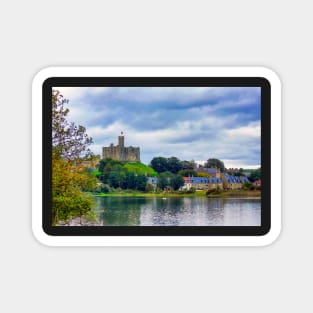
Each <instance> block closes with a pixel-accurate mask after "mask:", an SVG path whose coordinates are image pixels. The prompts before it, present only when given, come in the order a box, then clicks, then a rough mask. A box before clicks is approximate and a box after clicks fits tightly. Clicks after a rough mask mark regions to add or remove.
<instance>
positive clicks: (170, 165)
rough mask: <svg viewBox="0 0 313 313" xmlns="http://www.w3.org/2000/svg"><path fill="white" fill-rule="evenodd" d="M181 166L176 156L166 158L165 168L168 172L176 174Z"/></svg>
mask: <svg viewBox="0 0 313 313" xmlns="http://www.w3.org/2000/svg"><path fill="white" fill-rule="evenodd" d="M182 168H183V166H182V165H181V163H180V160H179V159H178V158H176V157H170V158H168V159H167V170H168V171H169V172H171V173H174V174H177V173H178V172H179V171H180V170H181V169H182Z"/></svg>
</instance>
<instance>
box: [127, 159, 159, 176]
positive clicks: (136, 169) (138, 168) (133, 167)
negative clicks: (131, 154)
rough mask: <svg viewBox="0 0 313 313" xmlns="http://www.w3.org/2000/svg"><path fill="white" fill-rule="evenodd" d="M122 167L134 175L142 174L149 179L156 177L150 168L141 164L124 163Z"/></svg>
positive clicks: (155, 173)
mask: <svg viewBox="0 0 313 313" xmlns="http://www.w3.org/2000/svg"><path fill="white" fill-rule="evenodd" d="M123 166H124V167H125V168H127V170H128V171H129V172H132V173H135V174H143V175H147V176H150V177H154V176H157V172H156V171H155V170H154V169H153V168H152V167H150V166H148V165H145V164H143V163H141V162H124V163H123Z"/></svg>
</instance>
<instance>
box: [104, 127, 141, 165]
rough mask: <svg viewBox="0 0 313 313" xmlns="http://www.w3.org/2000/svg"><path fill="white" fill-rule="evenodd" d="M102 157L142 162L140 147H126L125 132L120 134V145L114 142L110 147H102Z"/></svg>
mask: <svg viewBox="0 0 313 313" xmlns="http://www.w3.org/2000/svg"><path fill="white" fill-rule="evenodd" d="M102 157H103V158H104V159H106V158H110V159H113V160H119V161H122V162H140V148H139V147H132V146H130V147H125V142H124V134H123V132H121V135H120V136H118V145H117V146H114V145H113V143H111V145H110V146H109V147H102Z"/></svg>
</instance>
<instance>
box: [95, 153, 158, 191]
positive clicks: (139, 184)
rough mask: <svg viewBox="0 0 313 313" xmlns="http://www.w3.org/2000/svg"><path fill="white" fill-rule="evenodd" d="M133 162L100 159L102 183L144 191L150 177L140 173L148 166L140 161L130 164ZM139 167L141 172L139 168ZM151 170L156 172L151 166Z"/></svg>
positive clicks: (99, 168) (99, 167) (113, 186)
mask: <svg viewBox="0 0 313 313" xmlns="http://www.w3.org/2000/svg"><path fill="white" fill-rule="evenodd" d="M130 164H131V163H127V162H126V163H123V162H120V161H117V160H112V159H103V160H101V161H100V163H99V166H98V170H99V172H100V175H99V176H98V177H99V179H100V180H101V181H102V183H104V184H106V185H109V186H110V187H112V188H120V189H124V190H125V189H132V190H140V191H144V190H145V189H146V184H147V181H148V178H147V177H146V175H145V174H143V173H140V172H142V171H143V170H144V169H147V168H148V167H147V166H146V165H144V164H141V163H140V162H136V163H134V166H129V165H130ZM138 169H139V174H137V170H138ZM150 170H151V172H152V173H154V174H156V173H155V172H154V171H153V170H152V169H151V168H150Z"/></svg>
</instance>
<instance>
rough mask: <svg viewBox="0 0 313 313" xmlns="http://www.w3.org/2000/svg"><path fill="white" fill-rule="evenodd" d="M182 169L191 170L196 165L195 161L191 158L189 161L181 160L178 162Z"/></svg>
mask: <svg viewBox="0 0 313 313" xmlns="http://www.w3.org/2000/svg"><path fill="white" fill-rule="evenodd" d="M180 164H181V166H182V168H183V170H193V169H194V168H195V167H196V166H197V165H196V162H195V161H194V160H191V161H186V160H184V161H181V162H180Z"/></svg>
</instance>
